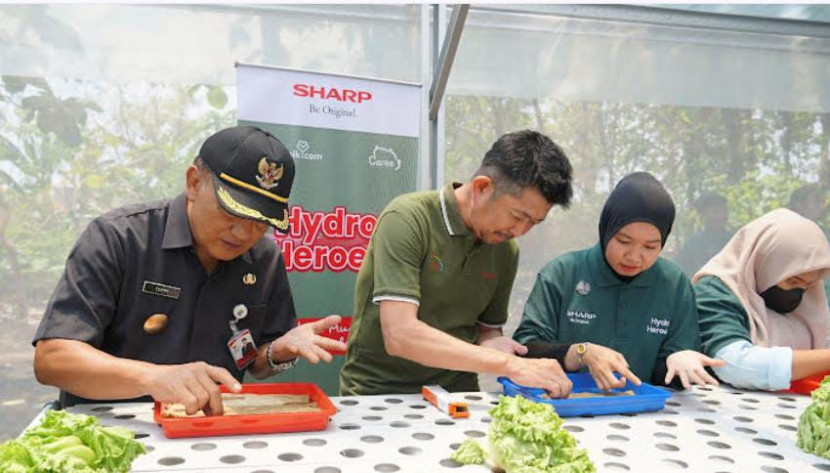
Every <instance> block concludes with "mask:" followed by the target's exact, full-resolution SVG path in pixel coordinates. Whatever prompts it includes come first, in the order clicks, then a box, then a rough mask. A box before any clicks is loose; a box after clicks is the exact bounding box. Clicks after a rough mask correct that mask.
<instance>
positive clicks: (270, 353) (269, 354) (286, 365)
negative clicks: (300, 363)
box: [265, 342, 297, 374]
mask: <svg viewBox="0 0 830 473" xmlns="http://www.w3.org/2000/svg"><path fill="white" fill-rule="evenodd" d="M265 357H266V358H267V359H268V366H270V367H271V369H272V370H273V371H274V374H276V373H281V372H283V371H285V370H287V369H290V368H293V367H294V365H296V364H297V358H296V357H295V358H292V359H290V360H286V361H280V362H276V361H274V342H271V343H270V344H268V349H267V350H265Z"/></svg>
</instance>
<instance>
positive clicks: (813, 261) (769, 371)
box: [692, 208, 830, 390]
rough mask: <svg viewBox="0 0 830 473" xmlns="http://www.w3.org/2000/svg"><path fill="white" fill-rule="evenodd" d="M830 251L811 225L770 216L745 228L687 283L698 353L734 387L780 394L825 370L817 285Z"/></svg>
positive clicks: (824, 325) (785, 213)
mask: <svg viewBox="0 0 830 473" xmlns="http://www.w3.org/2000/svg"><path fill="white" fill-rule="evenodd" d="M828 275H830V245H828V242H827V238H825V236H824V234H823V233H822V231H821V229H820V228H819V227H818V225H816V224H815V223H814V222H812V221H810V220H808V219H806V218H804V217H802V216H800V215H798V214H797V213H795V212H793V211H791V210H788V209H783V208H782V209H777V210H773V211H772V212H769V213H767V214H765V215H763V216H761V217H760V218H758V219H756V220H754V221H752V222H750V223H748V224H746V225H745V226H744V227H743V228H741V229H740V230H739V231H738V232H737V233H736V234H735V235H734V236H733V237H732V239H731V240H729V243H727V244H726V246H725V247H724V248H723V250H721V252H720V253H718V254H717V255H715V256H714V257H713V258H712V259H711V260H709V262H708V263H707V264H706V265H704V266H703V268H701V269H700V271H698V272H697V274H695V275H694V277H693V278H692V282H693V283H694V284H695V295H696V297H697V305H698V311H699V317H700V319H699V320H700V337H701V347H702V350H703V352H704V353H706V354H707V355H709V356H710V357H713V358H719V359H722V360H724V361H725V362H726V364H725V365H724V366H722V367H719V368H715V374H717V376H718V377H719V378H720V379H721V380H723V381H725V382H727V383H730V384H732V385H733V386H736V387H740V388H749V389H764V390H779V389H787V388H788V387H789V385H790V381H792V380H795V379H801V378H804V377H806V376H810V375H813V374H816V373H820V372H824V371H830V350H829V349H827V342H828V334H830V310H828V306H827V297H826V295H825V293H824V286H823V279H824V278H825V277H826V276H828Z"/></svg>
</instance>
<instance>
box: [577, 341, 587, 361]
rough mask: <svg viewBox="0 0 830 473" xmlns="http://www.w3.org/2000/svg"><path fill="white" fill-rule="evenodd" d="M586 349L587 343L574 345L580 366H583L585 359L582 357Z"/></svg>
mask: <svg viewBox="0 0 830 473" xmlns="http://www.w3.org/2000/svg"><path fill="white" fill-rule="evenodd" d="M587 351H588V344H587V343H579V344H577V345H576V359H577V360H578V361H579V364H580V365H581V366H585V361H584V360H583V359H582V357H583V356H585V353H586V352H587Z"/></svg>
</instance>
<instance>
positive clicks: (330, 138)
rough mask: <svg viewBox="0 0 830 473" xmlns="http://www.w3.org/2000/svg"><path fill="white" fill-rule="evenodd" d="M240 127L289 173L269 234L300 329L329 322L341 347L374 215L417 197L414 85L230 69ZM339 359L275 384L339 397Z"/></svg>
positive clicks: (306, 367) (417, 95) (303, 368)
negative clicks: (284, 207)
mask: <svg viewBox="0 0 830 473" xmlns="http://www.w3.org/2000/svg"><path fill="white" fill-rule="evenodd" d="M237 94H238V104H239V124H246V125H256V126H259V127H260V128H263V129H265V130H267V131H269V132H271V133H272V134H273V135H274V136H276V137H277V138H278V139H279V140H280V141H282V142H283V143H284V144H285V146H286V147H287V148H288V150H289V151H290V152H291V155H292V157H293V158H294V162H295V165H296V175H295V178H294V185H293V188H292V190H291V197H290V199H289V205H290V206H291V210H290V214H289V215H290V216H289V222H290V232H289V234H288V235H283V234H280V233H274V234H273V238H274V239H275V241H276V242H277V244H278V245H279V246H280V247H281V249H282V251H283V254H284V257H285V264H286V268H287V269H288V271H289V279H290V281H291V290H292V293H293V296H294V303H295V306H296V308H297V314H298V317H299V318H300V321H301V323H305V322H308V321H312V320H316V319H317V318H320V317H324V316H327V315H329V314H340V315H344V316H346V317H344V321H343V323H342V324H341V325H340V326H338V327H335V328H333V329H332V330H331V331H330V333H328V334H326V335H327V336H330V337H332V338H335V339H339V340H343V341H345V340H346V337H347V335H348V330H349V327H350V325H351V317H350V315H351V313H352V311H353V306H354V304H353V297H354V282H355V277H356V274H357V271H358V270H359V269H360V264H361V263H362V261H363V256H364V255H365V254H366V245H368V243H369V238H370V237H371V234H372V231H373V230H374V227H375V224H376V223H377V216H378V214H379V213H380V211H381V210H383V208H384V207H385V206H386V204H388V203H389V201H390V200H392V199H393V198H394V197H396V196H397V195H400V194H402V193H405V192H411V191H414V190H415V186H416V181H417V176H418V170H419V165H418V156H419V145H418V139H419V135H420V123H421V117H420V115H421V114H420V107H421V88H420V85H417V84H411V83H401V82H391V81H384V80H377V79H369V78H359V77H349V76H342V75H335V74H324V73H317V72H308V71H298V70H293V69H281V68H270V67H261V66H250V65H238V66H237ZM342 362H343V357H342V356H337V357H335V362H333V363H331V364H324V363H323V364H318V365H311V364H304V363H300V364H298V365H297V367H295V368H294V369H292V370H291V371H289V372H288V373H285V374H281V375H279V377H278V380H279V381H293V380H296V381H306V382H315V383H317V384H319V385H320V386H321V387H322V388H323V389H324V390H326V392H327V393H329V394H337V382H338V373H339V370H340V367H341V366H342Z"/></svg>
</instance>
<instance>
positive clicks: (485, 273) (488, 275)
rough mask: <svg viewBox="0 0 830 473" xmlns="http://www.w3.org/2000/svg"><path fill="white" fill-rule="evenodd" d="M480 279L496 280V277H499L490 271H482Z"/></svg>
mask: <svg viewBox="0 0 830 473" xmlns="http://www.w3.org/2000/svg"><path fill="white" fill-rule="evenodd" d="M481 277H483V278H484V279H496V278H497V277H499V275H498V274H496V273H491V272H490V271H482V272H481Z"/></svg>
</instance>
